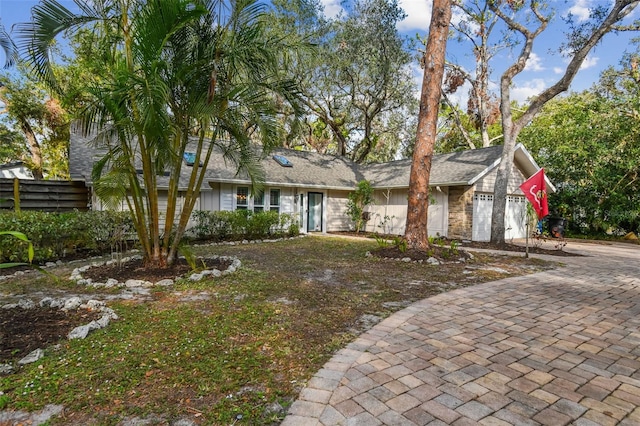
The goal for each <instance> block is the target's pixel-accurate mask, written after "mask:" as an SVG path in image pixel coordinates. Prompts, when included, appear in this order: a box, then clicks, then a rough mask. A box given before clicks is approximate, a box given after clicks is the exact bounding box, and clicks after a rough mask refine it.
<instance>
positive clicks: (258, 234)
mask: <svg viewBox="0 0 640 426" xmlns="http://www.w3.org/2000/svg"><path fill="white" fill-rule="evenodd" d="M193 219H194V222H195V224H194V226H193V227H192V228H191V229H190V232H191V233H192V234H193V235H194V236H195V237H196V238H198V239H206V240H213V241H239V240H244V239H249V240H259V239H266V238H281V237H294V236H297V235H298V234H299V231H300V229H299V226H298V223H297V222H296V220H295V219H294V218H293V217H292V216H291V215H290V214H286V213H283V214H278V212H276V211H264V212H252V211H249V210H236V211H214V212H212V211H196V212H194V213H193Z"/></svg>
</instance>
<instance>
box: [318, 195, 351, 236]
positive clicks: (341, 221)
mask: <svg viewBox="0 0 640 426" xmlns="http://www.w3.org/2000/svg"><path fill="white" fill-rule="evenodd" d="M348 195H349V191H339V190H330V191H327V193H326V197H327V212H326V216H325V217H326V221H327V232H335V231H348V230H350V229H353V224H352V223H351V220H350V219H349V217H348V216H347V213H346V211H347V201H348Z"/></svg>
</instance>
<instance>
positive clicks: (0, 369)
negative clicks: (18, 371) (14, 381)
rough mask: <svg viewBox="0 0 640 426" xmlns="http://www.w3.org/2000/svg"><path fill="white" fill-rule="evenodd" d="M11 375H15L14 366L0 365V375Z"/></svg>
mask: <svg viewBox="0 0 640 426" xmlns="http://www.w3.org/2000/svg"><path fill="white" fill-rule="evenodd" d="M11 373H13V365H11V364H0V374H11Z"/></svg>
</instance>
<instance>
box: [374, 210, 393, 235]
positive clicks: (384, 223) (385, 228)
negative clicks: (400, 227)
mask: <svg viewBox="0 0 640 426" xmlns="http://www.w3.org/2000/svg"><path fill="white" fill-rule="evenodd" d="M377 216H378V217H380V214H377ZM395 218H396V217H395V216H389V215H385V216H384V217H383V218H382V220H381V221H380V223H379V224H378V228H380V229H382V232H383V233H384V234H385V235H389V234H390V233H391V231H393V220H394V219H395Z"/></svg>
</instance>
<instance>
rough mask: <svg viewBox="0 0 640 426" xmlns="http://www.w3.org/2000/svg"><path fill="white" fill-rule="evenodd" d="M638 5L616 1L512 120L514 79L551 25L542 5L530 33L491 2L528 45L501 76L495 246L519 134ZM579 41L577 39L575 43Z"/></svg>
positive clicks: (493, 220)
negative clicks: (547, 84) (549, 82)
mask: <svg viewBox="0 0 640 426" xmlns="http://www.w3.org/2000/svg"><path fill="white" fill-rule="evenodd" d="M637 6H638V1H637V0H616V1H615V3H614V4H613V6H612V8H611V9H610V10H609V12H608V14H607V16H605V17H604V18H603V19H602V20H601V21H600V23H599V24H598V25H597V26H594V27H593V28H592V29H591V32H590V35H589V36H588V37H585V36H584V35H583V39H582V40H579V41H581V43H580V46H579V47H578V48H576V49H575V51H574V52H573V56H572V58H571V60H570V61H569V64H568V65H567V68H566V69H565V72H564V74H563V75H562V76H561V77H560V79H559V80H558V81H557V82H556V83H555V84H554V85H552V86H551V87H548V88H547V89H545V90H543V91H542V93H540V94H539V95H538V96H536V97H535V99H534V100H533V101H532V102H531V104H529V107H528V108H527V109H526V110H525V112H524V114H523V115H522V116H521V117H520V118H518V120H515V121H514V120H513V115H512V113H511V97H510V90H511V85H512V82H513V79H514V77H515V76H516V75H518V74H519V73H520V72H522V70H524V68H525V64H526V61H527V59H529V56H530V55H531V51H532V48H533V41H534V40H535V39H536V37H538V35H540V33H542V32H543V31H544V30H545V29H546V28H547V25H548V23H549V22H548V19H546V18H544V17H543V16H542V15H541V14H540V13H539V10H538V7H539V5H538V4H537V3H535V2H531V4H530V7H531V9H532V10H533V11H534V12H535V15H536V16H537V17H538V19H539V26H538V28H537V29H535V31H530V30H529V29H527V28H526V27H524V26H522V25H520V24H519V23H517V22H516V21H515V20H514V19H513V17H512V16H510V15H507V14H505V13H503V12H502V11H501V10H500V9H499V4H497V3H490V5H489V7H490V8H491V10H492V11H493V12H495V13H496V14H497V15H498V16H500V18H501V19H502V20H503V21H504V22H505V23H506V24H507V26H508V27H509V28H510V29H511V30H512V31H518V32H520V33H521V34H522V35H523V36H524V37H525V43H524V45H523V48H522V50H521V52H520V55H519V56H518V58H517V59H516V61H515V62H514V63H513V64H512V65H511V66H510V67H509V68H507V70H506V71H505V72H504V73H503V74H502V77H501V78H500V112H501V114H502V133H503V135H504V148H503V150H502V157H501V161H500V165H499V166H498V170H497V176H496V182H495V186H494V190H493V191H494V192H493V212H492V215H491V242H492V243H496V244H504V243H505V227H504V214H505V211H506V206H507V190H508V185H509V177H510V175H511V168H512V167H513V156H514V151H515V145H516V140H517V138H518V135H519V134H520V131H521V130H522V129H523V128H524V126H526V125H527V124H528V123H529V122H530V121H531V120H533V118H534V117H535V116H536V114H537V113H538V112H539V111H540V109H542V107H543V106H544V105H545V104H546V103H547V102H549V101H550V100H551V99H553V98H554V97H556V96H557V95H559V94H560V93H562V92H565V91H566V90H568V89H569V86H570V84H571V82H572V81H573V78H574V77H575V75H576V74H577V73H578V71H579V70H580V67H581V65H582V63H583V62H584V60H585V58H586V57H587V55H588V54H589V52H591V50H592V49H593V48H594V47H595V46H596V45H597V44H598V43H599V42H600V40H601V39H602V37H604V36H605V35H606V34H607V33H609V32H610V31H611V30H612V29H613V28H614V27H615V26H616V25H617V24H618V23H619V22H621V21H622V20H623V19H624V18H626V17H627V16H628V15H629V14H631V13H632V12H633V10H634V9H635V8H636V7H637ZM573 41H574V42H576V40H573Z"/></svg>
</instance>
